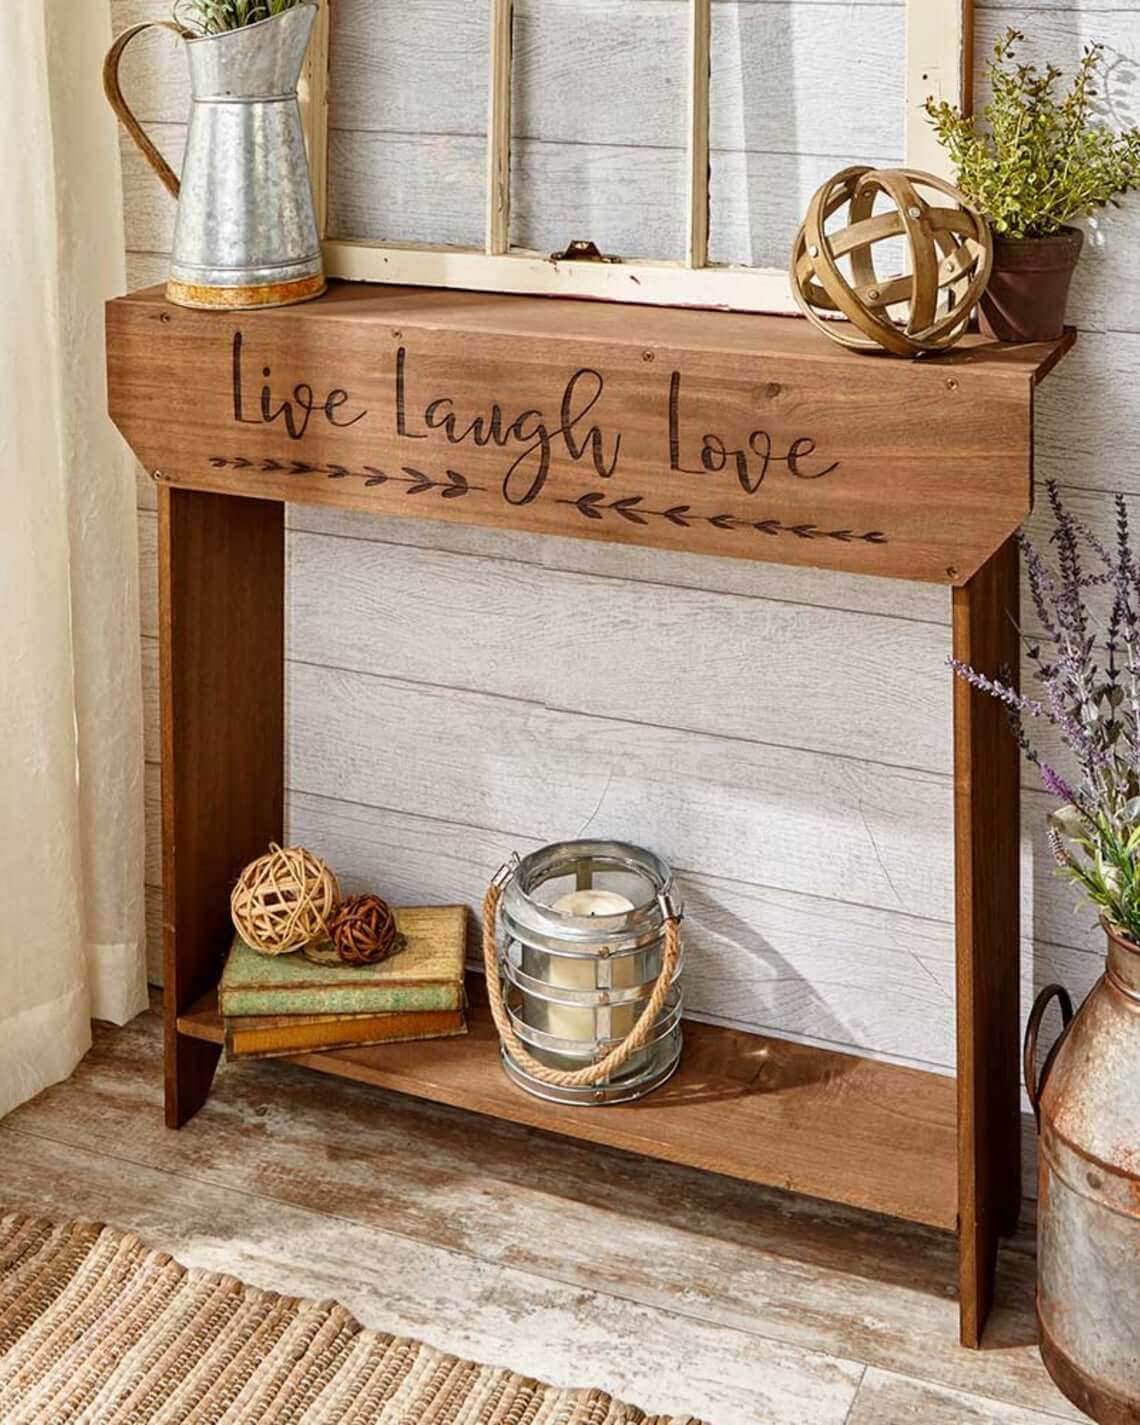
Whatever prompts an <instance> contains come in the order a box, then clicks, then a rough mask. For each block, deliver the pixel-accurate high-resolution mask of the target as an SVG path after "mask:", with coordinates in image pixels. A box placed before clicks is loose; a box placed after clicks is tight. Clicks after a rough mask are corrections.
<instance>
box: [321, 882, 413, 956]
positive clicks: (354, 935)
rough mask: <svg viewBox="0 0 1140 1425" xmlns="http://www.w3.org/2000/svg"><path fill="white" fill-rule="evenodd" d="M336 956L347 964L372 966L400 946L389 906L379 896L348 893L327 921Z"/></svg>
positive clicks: (400, 936) (399, 937)
mask: <svg viewBox="0 0 1140 1425" xmlns="http://www.w3.org/2000/svg"><path fill="white" fill-rule="evenodd" d="M329 934H330V936H331V937H332V943H333V946H334V947H335V949H336V953H337V957H338V958H339V959H341V960H343V961H344V963H345V964H346V965H374V964H376V962H377V961H378V960H386V959H387V958H388V956H389V955H394V954H395V953H396V951H397V950H400V949H402V948H403V944H404V937H403V936H402V935H401V934H400V932H399V931H398V930H397V929H396V917H395V915H394V914H393V913H392V907H391V906H390V905H389V904H388V902H387V901H383V900H381V899H380V897H379V896H350V897H349V898H348V900H346V901H342V902H341V904H340V905H339V906H338V907H337V910H336V913H335V914H334V916H333V918H332V920H331V921H330V922H329Z"/></svg>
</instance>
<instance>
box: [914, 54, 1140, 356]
mask: <svg viewBox="0 0 1140 1425" xmlns="http://www.w3.org/2000/svg"><path fill="white" fill-rule="evenodd" d="M1024 38H1025V36H1024V35H1023V34H1022V33H1021V31H1020V30H1014V29H1010V30H1007V31H1006V32H1005V34H1004V35H1002V36H1000V37H999V39H998V40H997V42H996V44H995V45H994V56H993V59H992V60H991V61H990V64H989V66H988V69H987V74H988V78H989V83H990V87H991V90H992V98H991V99H990V101H989V103H988V104H987V105H986V106H985V109H984V110H983V113H982V117H983V119H984V125H979V123H978V121H977V119H976V118H975V116H974V115H973V114H964V113H963V112H962V111H961V109H959V108H957V107H956V106H955V105H953V104H948V103H946V102H945V101H943V102H941V103H935V102H934V100H933V99H928V100H927V102H926V110H927V113H928V114H929V116H930V119H931V122H932V123H933V125H934V128H935V130H936V132H937V134H938V139H939V142H940V143H941V144H942V146H943V147H944V148H945V149H946V151H947V153H948V154H949V155H950V158H951V160H952V161H953V164H954V167H955V169H956V170H957V181H958V187H959V188H961V190H962V192H963V193H965V195H966V196H967V198H969V199H970V201H971V202H972V203H974V205H975V206H976V207H978V208H979V209H980V210H981V211H982V212H983V213H984V214H985V216H986V218H987V220H988V221H989V224H990V227H991V229H992V231H993V236H994V265H993V274H992V276H991V277H990V282H989V287H988V289H987V291H986V293H985V295H984V296H983V298H982V302H981V323H982V329H983V331H986V332H987V333H988V334H989V335H991V336H993V337H996V338H998V339H999V340H1001V341H1046V340H1051V339H1053V338H1055V337H1058V336H1060V335H1061V332H1062V330H1063V328H1064V322H1065V304H1066V302H1067V300H1068V294H1069V284H1070V282H1071V281H1072V275H1073V269H1074V268H1075V267H1076V265H1077V259H1078V257H1079V256H1080V252H1081V243H1082V238H1083V234H1082V233H1081V230H1080V229H1079V228H1075V227H1072V226H1071V222H1072V219H1073V218H1077V217H1081V216H1085V215H1087V214H1090V213H1093V212H1095V211H1096V210H1097V209H1098V208H1102V207H1104V206H1105V205H1106V204H1108V203H1112V202H1113V200H1114V199H1115V198H1116V197H1117V195H1118V194H1121V193H1125V192H1127V191H1128V190H1129V189H1132V188H1135V187H1137V186H1138V184H1140V128H1130V129H1125V130H1123V131H1122V132H1120V133H1117V132H1115V131H1114V130H1113V129H1112V128H1110V127H1109V126H1108V125H1107V124H1105V123H1103V122H1102V121H1100V120H1099V119H1098V118H1097V117H1096V113H1095V106H1094V100H1095V99H1096V97H1097V91H1096V88H1095V87H1094V85H1095V81H1096V78H1097V75H1098V73H1099V72H1100V71H1101V70H1102V69H1103V65H1104V54H1103V47H1102V46H1101V45H1088V46H1086V48H1085V51H1084V54H1083V56H1082V58H1081V61H1080V64H1079V65H1078V66H1077V73H1076V76H1075V78H1074V80H1073V83H1072V85H1071V86H1070V88H1069V89H1068V91H1067V92H1065V93H1061V92H1060V91H1059V88H1058V86H1059V82H1060V80H1061V79H1062V78H1063V75H1062V71H1061V70H1060V69H1058V68H1057V67H1056V66H1055V65H1052V64H1050V65H1048V66H1047V67H1046V68H1045V69H1044V71H1040V70H1038V68H1037V67H1036V65H1033V64H1023V63H1020V62H1019V61H1018V60H1017V57H1016V55H1017V46H1018V45H1019V44H1020V43H1021V42H1022V41H1023V40H1024Z"/></svg>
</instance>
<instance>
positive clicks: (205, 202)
mask: <svg viewBox="0 0 1140 1425" xmlns="http://www.w3.org/2000/svg"><path fill="white" fill-rule="evenodd" d="M316 14H317V6H316V5H315V4H311V3H308V2H307V0H306V3H304V4H299V5H296V6H294V7H292V8H291V9H288V10H285V11H283V12H282V13H281V14H279V15H275V16H273V17H272V18H271V19H268V20H259V21H258V22H257V23H256V24H253V25H246V26H245V27H244V28H242V29H237V30H227V31H224V32H222V33H220V34H213V35H204V36H195V35H192V34H190V33H189V32H187V31H185V30H182V29H181V28H180V27H179V26H178V25H175V24H172V23H170V22H168V21H165V20H159V21H152V22H150V23H149V24H142V25H135V26H133V27H132V28H131V29H129V30H125V31H124V32H123V34H121V35H120V36H119V37H118V39H116V41H115V43H114V44H113V45H112V46H111V49H110V51H109V53H108V55H107V59H106V61H105V63H104V66H103V84H104V88H105V89H106V92H107V98H108V99H109V100H110V103H111V106H112V108H113V109H114V110H115V113H116V114H117V115H118V116H119V118H120V120H121V121H122V123H123V125H124V127H125V128H126V130H127V132H128V133H129V134H130V135H131V137H132V138H133V139H134V141H135V143H136V144H137V145H138V146H139V148H140V149H141V150H142V152H143V155H144V157H145V158H146V160H147V162H148V163H149V164H150V166H151V167H152V168H153V169H154V171H155V172H156V173H157V174H158V176H159V178H160V179H161V180H162V182H163V183H164V185H165V186H166V188H167V190H168V192H169V193H170V194H171V195H172V196H173V197H175V198H177V199H178V216H177V219H176V221H175V227H174V245H173V249H172V251H171V258H170V279H169V281H168V282H167V286H166V295H167V297H168V298H169V299H170V300H171V301H172V302H177V303H178V304H179V305H180V306H183V307H281V306H286V305H288V304H289V303H291V302H301V301H304V300H305V299H306V298H309V297H315V296H317V295H319V294H320V293H321V292H323V291H324V287H325V279H324V270H323V266H322V262H321V245H320V240H319V238H318V235H317V222H316V216H315V214H314V210H313V191H312V185H311V182H310V179H309V168H308V163H307V161H306V157H305V140H304V134H303V132H302V129H301V112H300V106H299V105H298V102H297V84H298V81H299V79H300V76H301V65H302V63H303V61H304V57H305V47H306V45H307V44H308V42H309V34H310V32H311V31H312V28H313V21H314V19H315V18H316ZM155 25H157V26H159V27H161V28H165V29H169V30H173V31H174V32H175V33H176V34H179V35H181V36H182V38H183V39H184V40H185V41H186V53H187V56H188V58H189V62H190V86H191V95H192V100H193V102H192V104H191V107H190V125H189V129H188V132H187V137H186V154H185V157H184V159H183V163H182V178H181V181H180V180H179V179H178V178H177V177H176V176H175V174H174V172H173V171H172V170H171V168H170V166H169V164H168V163H167V162H166V160H165V159H164V158H163V157H162V155H161V154H160V153H159V151H158V149H157V148H156V147H155V145H154V143H153V142H152V141H151V139H150V138H149V137H148V136H147V135H146V133H144V131H143V129H142V126H141V125H140V124H139V122H138V120H137V119H136V118H135V116H134V114H133V113H132V112H131V110H130V108H129V106H128V105H127V102H126V100H125V99H124V98H123V94H122V90H121V89H120V87H119V62H120V60H121V59H122V56H123V52H124V50H125V49H126V47H127V45H128V44H130V42H131V40H132V39H134V37H135V36H136V35H138V34H141V33H142V31H143V30H147V29H150V28H152V27H153V26H155Z"/></svg>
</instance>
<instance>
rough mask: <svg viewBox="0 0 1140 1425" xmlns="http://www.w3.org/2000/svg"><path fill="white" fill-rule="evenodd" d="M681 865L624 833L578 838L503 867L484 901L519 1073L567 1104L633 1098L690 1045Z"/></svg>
mask: <svg viewBox="0 0 1140 1425" xmlns="http://www.w3.org/2000/svg"><path fill="white" fill-rule="evenodd" d="M680 919H681V903H680V899H679V898H678V896H677V894H676V892H675V890H674V887H673V873H672V871H670V869H669V867H668V866H667V865H666V864H665V862H664V861H662V860H661V859H660V857H658V856H654V855H653V853H652V852H650V851H644V850H642V849H641V848H640V847H637V846H629V845H626V844H625V843H623V842H620V841H569V842H564V843H562V844H559V845H556V846H547V847H544V848H543V849H542V850H541V851H535V852H532V853H531V854H530V855H529V856H525V857H523V858H522V859H521V860H520V859H519V857H517V856H515V857H513V858H512V859H511V861H510V862H509V864H507V865H505V866H503V867H502V868H501V869H500V870H499V872H498V874H497V875H496V877H495V879H494V880H493V881H492V882H491V886H490V888H489V889H488V892H487V899H486V901H485V903H484V908H483V953H484V961H485V968H486V972H487V987H488V998H489V999H490V1003H491V1012H492V1015H493V1016H494V1019H495V1024H496V1027H497V1028H498V1031H499V1037H500V1039H501V1041H502V1053H503V1066H504V1068H505V1069H506V1072H507V1074H508V1076H509V1077H510V1078H511V1079H512V1080H513V1081H514V1082H515V1083H516V1084H518V1085H519V1086H520V1087H521V1088H524V1089H526V1090H527V1092H528V1093H532V1094H535V1095H536V1096H537V1097H539V1098H545V1099H551V1100H553V1101H554V1102H556V1103H576V1104H606V1103H625V1102H628V1101H629V1100H630V1099H636V1098H641V1097H642V1095H644V1094H647V1093H649V1092H650V1090H652V1089H655V1088H657V1087H658V1086H659V1085H660V1084H663V1083H664V1082H665V1080H666V1079H667V1078H668V1077H669V1075H670V1074H672V1072H673V1070H674V1069H675V1068H676V1067H677V1062H678V1060H679V1058H680V1055H681V962H682V951H681V943H680V933H679V924H680Z"/></svg>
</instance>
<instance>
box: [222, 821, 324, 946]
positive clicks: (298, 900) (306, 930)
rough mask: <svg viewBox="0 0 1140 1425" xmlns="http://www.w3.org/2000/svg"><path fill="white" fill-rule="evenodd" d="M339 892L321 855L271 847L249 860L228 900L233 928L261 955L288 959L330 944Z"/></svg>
mask: <svg viewBox="0 0 1140 1425" xmlns="http://www.w3.org/2000/svg"><path fill="white" fill-rule="evenodd" d="M339 900H340V887H339V886H338V885H337V880H336V877H335V876H334V875H333V873H332V871H331V870H330V869H329V868H328V866H326V865H325V863H324V862H323V861H322V860H321V858H320V857H319V856H314V855H313V853H312V852H311V851H307V850H306V849H305V848H304V847H303V846H285V847H281V846H278V845H277V844H276V842H274V843H271V845H270V847H269V852H268V854H267V855H265V856H259V857H258V859H257V860H256V861H251V862H250V863H249V865H248V866H247V867H246V868H245V870H244V871H243V872H242V873H241V876H240V877H239V878H238V883H237V885H236V886H235V887H234V889H233V894H232V895H231V896H230V915H231V916H232V918H233V923H234V929H235V930H236V931H237V933H238V934H239V935H240V936H241V938H242V939H243V940H244V941H245V943H246V944H247V945H251V946H252V947H253V948H254V949H255V950H260V952H261V953H262V954H263V955H288V954H289V952H290V951H292V950H300V949H301V948H302V947H303V946H305V945H308V944H310V943H311V942H312V941H314V940H327V939H328V935H329V921H330V919H331V917H332V913H333V911H334V910H335V909H336V905H337V902H338V901H339Z"/></svg>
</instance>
